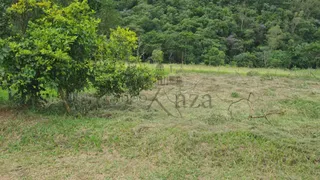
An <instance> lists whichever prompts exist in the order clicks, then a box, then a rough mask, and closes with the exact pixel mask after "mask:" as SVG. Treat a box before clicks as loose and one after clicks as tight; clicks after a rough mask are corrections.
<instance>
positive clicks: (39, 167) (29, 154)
mask: <svg viewBox="0 0 320 180" xmlns="http://www.w3.org/2000/svg"><path fill="white" fill-rule="evenodd" d="M234 70H235V69H234ZM212 72H214V68H213V70H212ZM182 81H183V86H180V87H178V86H176V85H174V84H172V85H168V86H159V88H160V87H161V88H162V91H161V92H160V93H159V95H158V99H159V102H161V103H162V104H163V106H165V107H166V108H167V109H168V110H169V111H170V112H171V113H172V114H173V115H174V116H179V113H178V112H177V111H176V109H175V105H174V103H172V102H171V101H170V100H174V97H175V92H176V91H177V90H178V89H179V88H182V89H181V91H182V92H184V94H185V97H186V98H189V95H191V94H195V93H197V94H199V95H203V94H210V95H211V97H212V102H213V103H212V105H213V107H212V109H206V108H190V106H187V107H186V108H180V109H179V110H180V113H181V114H182V117H174V116H168V115H167V113H166V112H165V111H164V110H163V109H162V108H161V107H160V106H159V105H158V104H157V103H154V104H153V105H152V107H151V108H150V109H149V110H148V105H149V104H150V103H151V101H152V99H153V98H154V95H155V94H156V93H157V91H158V89H157V88H156V89H154V90H152V91H144V92H142V95H143V96H145V97H147V99H148V100H147V101H145V100H144V99H133V102H132V103H131V104H128V103H126V102H118V103H112V104H110V105H109V106H105V107H104V108H101V109H98V110H93V111H91V112H89V114H87V115H86V116H82V117H81V116H80V117H72V116H65V115H61V114H57V112H59V111H57V110H56V109H55V108H54V107H53V106H49V107H47V108H46V109H45V110H43V111H40V112H39V111H35V112H32V111H31V112H30V111H23V113H21V111H17V110H14V109H6V108H2V109H1V111H0V114H1V116H0V127H1V128H0V146H1V149H0V177H1V179H23V178H26V179H43V178H45V179H61V178H70V179H78V178H84V179H109V178H110V179H117V178H123V179H201V178H203V179H211V178H215V179H226V178H229V179H239V178H243V179H246V178H250V179H258V178H260V179H317V178H318V177H319V175H320V174H319V172H320V169H319V167H320V166H319V162H320V161H319V157H320V151H319V149H320V143H319V142H320V134H319V128H320V123H319V117H320V114H319V113H320V110H319V108H320V103H319V102H320V99H319V98H320V96H319V95H320V91H319V89H320V83H319V81H318V80H316V79H306V78H304V77H300V78H287V77H278V76H273V79H265V78H264V76H239V75H236V74H211V73H205V74H197V73H191V72H188V73H185V74H184V75H183V76H182ZM194 82H198V85H197V86H196V87H194V84H193V83H194ZM188 89H189V90H188ZM190 89H192V90H193V91H191V90H190ZM165 92H166V93H167V95H168V97H169V99H168V97H167V96H166V95H165V94H164V93H165ZM249 92H253V95H252V97H251V102H252V107H254V113H253V114H254V115H255V116H261V115H263V113H268V112H271V111H275V110H281V111H284V114H274V115H270V116H268V120H266V119H265V118H252V119H248V115H249V113H250V108H249V107H248V106H247V105H246V102H245V101H243V102H239V103H236V104H234V105H233V106H232V108H231V111H232V112H233V113H232V114H233V116H232V117H231V116H230V114H229V112H228V111H227V109H228V107H229V105H230V103H231V102H236V101H238V100H240V99H242V98H247V96H248V94H249ZM192 101H193V99H187V104H188V105H190V103H191V102H192ZM196 103H201V97H199V99H198V100H197V102H196ZM84 105H86V106H88V104H84ZM84 105H83V106H82V107H84ZM62 110H63V109H62ZM62 112H64V111H62ZM79 168H80V169H82V171H79Z"/></svg>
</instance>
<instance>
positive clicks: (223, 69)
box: [147, 64, 320, 80]
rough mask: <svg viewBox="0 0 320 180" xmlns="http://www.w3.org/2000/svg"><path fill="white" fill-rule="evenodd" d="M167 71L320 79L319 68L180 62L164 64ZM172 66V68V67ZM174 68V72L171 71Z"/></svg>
mask: <svg viewBox="0 0 320 180" xmlns="http://www.w3.org/2000/svg"><path fill="white" fill-rule="evenodd" d="M147 65H148V66H150V67H153V68H155V67H156V65H152V64H151V65H149V64H147ZM164 67H165V72H166V73H167V74H170V73H176V72H179V71H181V72H185V73H190V72H193V73H210V74H212V73H214V74H234V75H243V76H246V75H248V74H249V76H251V74H252V73H251V72H255V73H253V75H255V76H258V75H260V76H276V77H292V78H298V77H302V78H311V79H318V80H319V79H320V70H319V69H317V70H315V69H294V70H288V69H275V68H244V67H229V66H218V67H213V66H206V65H182V66H181V65H180V64H164ZM170 67H172V68H170ZM171 69H172V72H171Z"/></svg>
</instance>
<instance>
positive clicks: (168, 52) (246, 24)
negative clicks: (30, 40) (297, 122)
mask: <svg viewBox="0 0 320 180" xmlns="http://www.w3.org/2000/svg"><path fill="white" fill-rule="evenodd" d="M54 1H55V2H56V3H59V4H61V5H65V6H66V5H68V4H70V2H72V0H54ZM12 3H14V2H12V1H9V0H3V1H1V4H0V8H1V12H2V13H1V22H0V29H1V31H0V35H1V36H2V37H3V36H6V35H8V34H7V31H6V28H7V27H8V25H7V24H6V20H7V19H8V18H7V17H6V11H5V9H6V8H7V7H9V6H10V5H11V4H12ZM88 3H89V5H90V7H91V8H92V9H93V10H95V12H96V16H97V17H98V18H100V19H101V23H100V25H99V32H100V33H102V34H110V28H115V27H117V26H122V27H128V28H130V30H132V31H134V32H136V33H137V35H138V37H139V40H138V44H139V45H138V48H137V50H136V52H135V53H136V54H137V55H138V56H140V57H141V59H142V60H143V61H153V60H152V52H153V51H154V50H161V51H163V53H164V57H165V58H164V62H165V63H184V64H190V63H191V64H201V63H204V64H208V65H215V66H217V65H232V66H239V67H281V68H317V67H319V66H320V29H319V27H320V8H319V7H320V1H319V0H284V1H276V0H198V1H192V0H89V1H88ZM29 18H30V17H29ZM21 21H23V19H22V20H21Z"/></svg>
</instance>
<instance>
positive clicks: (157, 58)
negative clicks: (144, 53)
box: [152, 49, 163, 64]
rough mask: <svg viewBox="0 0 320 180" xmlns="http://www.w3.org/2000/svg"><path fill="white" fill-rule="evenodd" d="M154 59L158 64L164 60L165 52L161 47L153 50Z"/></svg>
mask: <svg viewBox="0 0 320 180" xmlns="http://www.w3.org/2000/svg"><path fill="white" fill-rule="evenodd" d="M152 60H153V61H154V62H156V63H158V64H160V63H162V61H163V52H162V51H161V50H159V49H155V50H153V52H152Z"/></svg>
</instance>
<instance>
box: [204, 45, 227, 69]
mask: <svg viewBox="0 0 320 180" xmlns="http://www.w3.org/2000/svg"><path fill="white" fill-rule="evenodd" d="M225 57H226V55H225V53H224V52H223V51H220V50H219V49H218V48H216V47H212V48H211V49H210V50H209V51H208V52H207V53H206V54H205V63H206V64H207V65H212V66H220V65H224V59H225Z"/></svg>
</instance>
